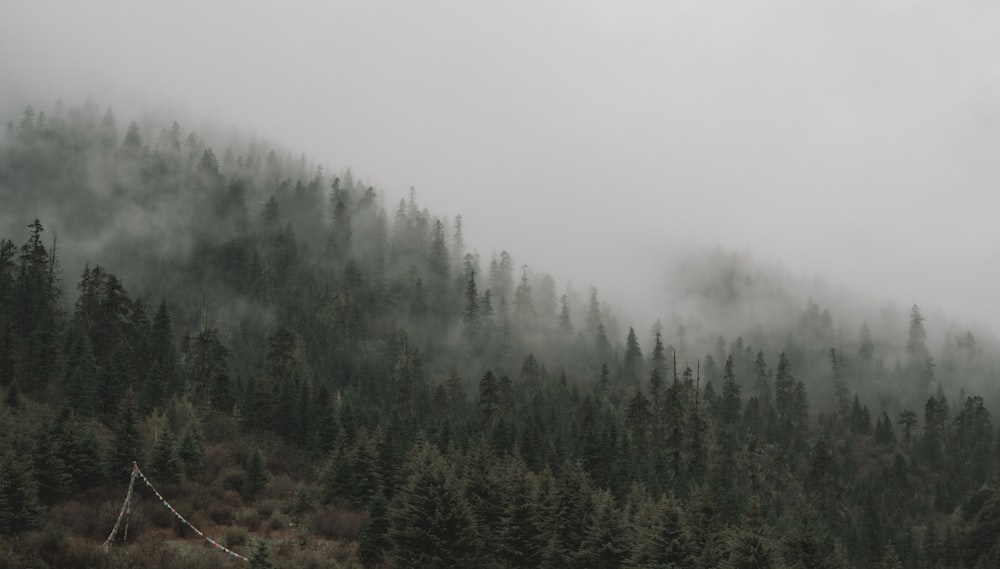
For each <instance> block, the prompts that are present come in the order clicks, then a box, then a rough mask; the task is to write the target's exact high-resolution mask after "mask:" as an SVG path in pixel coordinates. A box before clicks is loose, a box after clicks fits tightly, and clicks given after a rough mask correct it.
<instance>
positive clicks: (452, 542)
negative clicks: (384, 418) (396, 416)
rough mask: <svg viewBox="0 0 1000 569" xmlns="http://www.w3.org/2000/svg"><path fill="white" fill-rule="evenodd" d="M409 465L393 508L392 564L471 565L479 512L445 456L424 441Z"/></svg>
mask: <svg viewBox="0 0 1000 569" xmlns="http://www.w3.org/2000/svg"><path fill="white" fill-rule="evenodd" d="M406 471H407V472H409V473H410V474H409V476H408V477H407V480H406V484H405V485H404V486H403V487H402V488H401V489H400V491H399V493H398V495H397V496H396V500H395V502H394V505H393V507H392V508H391V510H390V518H391V519H392V530H391V532H390V536H391V539H392V543H393V546H394V549H393V560H394V561H393V562H394V564H397V565H399V566H401V567H427V568H431V569H433V568H438V567H440V568H445V567H465V566H468V565H469V563H471V561H472V560H473V559H474V557H475V539H476V523H475V517H474V516H473V514H472V510H471V508H470V507H469V504H468V502H467V501H466V500H465V497H464V496H463V495H462V490H461V486H460V485H459V483H458V480H457V479H456V478H455V475H454V473H453V472H451V471H450V470H449V468H448V464H447V461H446V459H445V457H444V456H442V455H441V454H440V453H439V452H438V451H437V449H435V448H434V447H432V446H430V445H428V444H426V443H424V444H422V445H420V446H417V447H416V448H414V450H413V451H411V456H410V458H409V459H408V461H407V465H406Z"/></svg>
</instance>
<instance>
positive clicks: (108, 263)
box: [0, 103, 1000, 569]
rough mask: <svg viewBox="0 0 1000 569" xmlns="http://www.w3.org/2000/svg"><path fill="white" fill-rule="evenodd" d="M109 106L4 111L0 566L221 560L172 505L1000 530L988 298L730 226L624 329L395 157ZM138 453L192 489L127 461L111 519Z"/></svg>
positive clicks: (795, 552) (604, 538) (401, 552)
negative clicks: (760, 253)
mask: <svg viewBox="0 0 1000 569" xmlns="http://www.w3.org/2000/svg"><path fill="white" fill-rule="evenodd" d="M136 120H137V121H138V122H133V121H130V120H122V119H121V118H119V117H116V116H115V114H114V113H113V112H112V110H110V109H106V110H102V109H100V108H99V107H97V106H96V105H94V104H91V103H88V104H84V105H82V106H62V105H60V106H57V107H55V108H52V109H46V110H45V111H44V112H43V111H41V110H39V111H37V112H36V111H35V110H34V109H31V108H29V109H27V110H26V111H25V112H24V114H23V116H21V117H18V118H16V119H14V120H12V121H11V122H10V123H9V124H8V126H7V128H6V131H5V133H4V134H3V139H2V142H0V203H2V204H3V208H2V209H0V238H3V241H2V242H0V388H2V395H3V403H2V404H0V534H2V535H3V541H2V546H0V567H7V566H9V567H23V566H28V565H32V566H50V567H124V566H135V565H141V566H145V567H219V566H227V565H226V564H227V563H228V564H230V565H229V566H238V565H239V564H241V563H242V561H240V560H239V559H238V558H237V557H235V556H233V555H226V554H225V552H219V551H216V549H218V548H214V547H212V545H211V543H209V544H207V545H206V543H205V542H204V541H203V540H202V539H201V537H200V536H198V535H197V532H193V531H192V527H196V528H200V530H203V531H204V533H205V535H207V536H210V537H211V538H212V539H213V540H215V541H217V542H219V544H220V545H221V546H224V547H226V548H229V549H230V550H232V551H233V552H234V553H236V554H238V555H242V556H245V557H248V558H250V557H252V558H253V561H254V562H255V563H258V565H259V566H266V565H265V564H262V563H263V560H264V558H265V557H267V556H270V558H271V560H272V562H273V563H274V564H275V565H277V566H280V567H358V566H362V567H456V566H461V567H665V566H666V567H671V566H673V567H703V568H706V569H707V568H714V567H719V566H726V567H747V566H754V567H789V568H791V567H857V568H865V567H896V566H905V567H938V566H941V567H969V568H978V567H995V566H997V565H998V564H1000V526H998V525H997V519H998V518H997V514H996V511H997V510H998V508H1000V493H998V492H997V490H996V483H997V476H998V470H997V466H998V464H1000V462H998V460H997V459H998V458H1000V456H998V455H1000V445H998V444H997V443H996V442H995V441H996V439H995V431H994V426H993V424H992V421H991V410H995V409H996V405H997V404H998V403H1000V393H998V391H997V382H996V381H995V380H996V378H997V369H998V368H997V360H996V354H997V351H996V349H995V339H993V338H992V337H990V336H989V335H988V334H985V333H983V332H981V331H979V330H971V329H968V328H965V327H961V326H958V325H955V324H952V323H950V322H949V323H947V324H945V323H943V322H941V321H934V320H932V319H931V318H930V317H928V318H926V319H925V315H924V314H923V313H922V312H921V310H920V308H919V307H918V306H916V305H912V304H911V303H910V302H908V301H906V299H899V300H898V301H899V302H900V303H902V305H903V306H905V307H906V308H900V309H885V308H884V306H880V305H879V306H875V305H872V304H867V303H865V302H857V301H855V300H854V299H852V298H850V297H847V296H845V295H843V294H841V293H840V292H836V291H830V290H828V289H826V288H823V287H815V288H814V285H813V284H811V283H807V282H803V281H797V280H794V279H787V278H785V277H783V276H781V275H780V274H779V273H778V272H774V271H770V270H768V269H765V268H761V267H760V266H758V265H755V264H754V263H752V262H751V261H750V260H748V259H747V258H746V257H744V256H742V255H738V254H734V253H727V252H722V251H717V252H715V253H708V254H699V255H693V256H692V257H691V258H690V259H688V260H686V261H684V263H682V264H681V265H679V268H678V270H677V271H676V272H675V277H674V279H673V281H672V282H671V283H670V284H671V295H670V296H669V298H670V299H671V301H670V302H671V303H672V304H671V307H670V312H667V313H664V314H663V315H662V316H660V318H662V323H658V325H657V326H656V327H654V329H653V330H650V331H647V330H636V329H635V328H634V326H632V325H631V324H630V323H629V322H627V321H626V320H625V319H624V318H623V317H622V316H620V315H617V314H615V313H614V312H613V311H612V310H610V309H609V308H608V306H607V305H606V304H605V303H604V302H603V300H602V298H601V297H600V294H599V290H598V288H599V287H600V283H599V282H596V283H595V285H596V287H598V288H591V289H590V290H588V291H586V292H584V293H580V292H576V291H575V290H574V289H572V288H571V287H569V286H567V285H560V284H559V283H557V281H556V279H555V278H553V276H550V275H548V274H545V273H543V272H540V271H535V270H528V269H527V268H521V269H519V268H518V264H517V262H516V254H517V252H516V251H515V252H511V253H508V252H507V251H500V252H489V253H485V252H483V253H480V252H477V251H475V250H470V249H469V248H468V247H467V246H466V244H465V242H464V237H463V230H462V220H461V217H459V216H456V217H455V218H454V219H450V220H449V219H446V218H445V217H443V216H436V215H434V214H432V213H431V212H428V211H427V210H426V209H423V208H421V206H420V205H419V202H418V199H417V194H416V192H414V191H412V190H411V193H410V195H409V198H408V199H405V200H402V201H400V202H399V203H398V204H386V203H384V198H383V196H382V194H381V192H380V191H379V190H378V189H376V188H374V187H369V186H367V185H365V184H363V183H360V182H359V178H358V177H356V176H355V175H354V174H353V173H352V172H351V171H350V170H344V171H340V172H338V173H336V174H334V173H331V172H333V170H332V169H328V168H323V167H321V166H318V165H316V164H313V163H311V162H310V161H309V160H307V159H305V158H299V157H294V156H293V155H291V154H290V153H288V152H286V151H283V150H281V149H280V148H274V147H272V146H270V145H268V144H265V143H263V142H261V141H258V140H251V141H246V140H239V139H229V140H227V139H224V138H223V137H215V138H218V140H216V139H215V138H213V136H205V137H204V138H203V137H202V136H201V135H199V134H197V133H194V132H188V131H185V130H184V129H183V128H182V127H181V125H180V124H178V123H177V122H172V123H171V122H165V123H158V122H157V121H156V120H154V119H151V118H142V119H139V118H137V119H136ZM140 124H142V126H141V127H140V126H139V125H140ZM570 253H571V252H567V254H570ZM611 300H613V299H611ZM873 306H874V307H873ZM133 461H135V462H137V463H138V465H139V466H140V468H141V472H142V473H143V475H144V476H145V477H147V478H146V479H147V480H148V481H149V482H150V483H151V484H152V485H153V486H155V487H156V488H157V489H158V490H159V491H160V492H161V493H162V496H163V498H166V499H167V500H169V502H170V504H171V506H172V507H173V508H175V509H176V512H177V513H179V514H180V515H182V516H184V518H183V520H182V519H181V518H178V517H175V516H174V515H173V514H172V513H171V510H170V509H168V508H166V507H164V505H163V503H162V499H160V498H156V496H155V495H154V494H153V493H152V492H151V491H149V488H146V487H144V486H146V485H145V484H143V483H139V484H138V485H137V487H136V490H135V501H134V502H133V504H132V508H131V511H130V513H129V514H128V517H127V523H128V526H127V527H128V530H127V537H126V535H125V533H126V532H119V533H116V534H115V535H114V537H115V539H114V545H113V546H112V547H111V548H110V550H108V551H105V550H104V549H102V548H101V547H100V544H101V543H102V542H103V541H104V540H105V538H107V537H108V533H109V532H111V530H112V528H113V527H114V526H115V521H116V519H117V518H118V512H119V508H120V507H121V505H122V500H124V499H125V495H126V488H127V487H128V484H129V479H130V476H129V475H130V473H132V472H133V470H132V464H133ZM751 561H752V563H755V564H753V565H751Z"/></svg>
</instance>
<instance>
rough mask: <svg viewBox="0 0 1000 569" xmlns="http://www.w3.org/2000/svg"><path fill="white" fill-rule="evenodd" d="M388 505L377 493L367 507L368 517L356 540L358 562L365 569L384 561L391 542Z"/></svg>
mask: <svg viewBox="0 0 1000 569" xmlns="http://www.w3.org/2000/svg"><path fill="white" fill-rule="evenodd" d="M389 528H390V520H389V514H388V503H387V501H386V499H385V496H384V495H383V494H382V493H381V492H379V493H377V494H376V495H375V497H374V498H373V499H372V501H371V504H370V505H369V507H368V517H367V518H366V519H365V525H364V527H362V528H361V538H360V540H358V560H359V561H361V565H362V566H363V567H365V568H366V569H371V568H373V567H379V566H381V565H382V563H383V561H384V560H385V557H386V555H387V554H388V552H389V549H390V547H391V546H392V542H391V541H390V540H389Z"/></svg>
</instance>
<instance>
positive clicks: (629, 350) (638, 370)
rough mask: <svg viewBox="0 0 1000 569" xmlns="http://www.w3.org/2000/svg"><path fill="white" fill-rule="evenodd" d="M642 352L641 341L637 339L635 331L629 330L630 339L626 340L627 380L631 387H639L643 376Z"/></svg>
mask: <svg viewBox="0 0 1000 569" xmlns="http://www.w3.org/2000/svg"><path fill="white" fill-rule="evenodd" d="M642 367H643V359H642V350H641V349H640V348H639V340H638V339H636V336H635V330H634V329H632V328H629V329H628V337H627V338H626V339H625V379H626V381H628V382H629V385H633V384H635V385H638V383H639V378H640V377H641V376H642Z"/></svg>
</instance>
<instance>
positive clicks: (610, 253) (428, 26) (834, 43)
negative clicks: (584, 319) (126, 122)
mask: <svg viewBox="0 0 1000 569" xmlns="http://www.w3.org/2000/svg"><path fill="white" fill-rule="evenodd" d="M4 93H6V94H7V97H8V98H9V99H11V100H13V99H23V98H27V99H30V100H35V101H41V102H42V103H45V104H48V103H51V102H52V101H54V100H55V99H56V98H62V99H63V100H65V101H66V102H68V103H79V102H81V101H82V100H83V99H84V97H86V96H87V95H92V96H93V97H94V99H95V100H97V101H98V102H100V103H111V104H113V105H114V104H117V103H116V102H118V101H128V102H131V103H136V102H139V103H140V104H145V105H148V106H150V107H159V106H163V105H167V106H173V107H177V108H184V109H186V110H187V111H188V112H190V113H194V114H195V115H201V116H206V117H214V118H217V119H218V120H220V121H222V122H224V123H233V124H236V125H239V126H241V127H243V128H246V129H247V130H249V131H252V132H256V133H259V134H261V135H264V136H266V137H268V138H271V139H274V140H276V141H279V142H280V143H281V144H283V145H285V146H287V147H289V148H291V149H294V150H301V151H303V152H305V153H307V154H308V155H310V156H312V157H314V158H315V159H316V160H317V161H319V162H323V163H326V164H329V165H330V166H332V167H334V168H335V169H340V168H344V167H347V166H350V167H351V168H352V169H353V171H354V172H355V174H356V175H358V176H360V177H362V178H363V179H366V180H368V181H369V182H370V183H372V184H374V185H376V186H377V187H379V188H381V189H382V190H383V191H385V192H386V194H387V196H388V197H389V199H390V200H392V201H390V202H389V203H390V204H391V203H393V201H395V200H396V199H398V197H399V196H401V195H403V194H404V193H405V191H406V190H407V189H408V188H409V187H410V186H411V185H412V186H415V187H416V189H417V192H418V199H419V200H420V202H421V203H422V204H423V205H425V206H427V207H428V208H429V209H430V210H431V211H432V212H433V213H436V214H439V215H448V216H450V217H454V215H456V214H459V213H460V214H462V215H463V217H464V219H465V227H466V239H467V242H468V243H469V244H470V246H473V247H476V248H477V249H478V250H479V251H480V252H481V253H482V254H483V256H484V257H485V258H487V259H488V256H489V253H490V252H491V251H492V250H494V249H497V250H499V249H501V248H506V249H508V250H509V251H510V252H511V253H512V254H513V255H514V259H515V261H516V262H517V263H518V264H519V265H520V264H522V263H527V264H529V265H531V266H532V267H533V268H536V269H539V270H545V271H547V272H550V273H552V274H553V275H554V276H555V277H556V278H557V280H558V281H559V282H561V283H564V282H565V281H566V280H572V281H573V283H574V285H575V286H576V288H577V289H585V288H586V287H587V286H589V285H590V284H591V283H593V284H596V285H597V286H599V287H600V288H601V290H602V291H603V294H604V296H605V297H606V298H607V299H608V300H612V301H615V302H619V303H625V304H628V303H629V302H631V303H632V304H631V305H630V308H631V309H632V310H637V307H638V301H639V300H640V299H641V300H642V302H644V303H645V302H647V301H646V299H650V301H652V299H653V298H654V296H653V295H654V294H655V293H656V291H658V290H662V289H663V287H664V283H663V282H662V281H661V279H660V272H661V270H662V267H663V266H664V265H665V264H666V263H665V261H664V260H663V258H664V257H666V256H667V255H668V254H669V253H670V251H672V250H674V249H675V248H677V247H686V246H688V245H699V244H700V245H715V244H720V245H722V246H723V247H727V248H735V249H740V250H742V249H749V250H751V251H753V252H754V254H755V255H756V256H757V257H758V258H762V259H767V260H779V261H781V262H782V263H783V264H784V265H785V266H786V267H787V268H789V269H791V270H792V271H793V272H802V273H807V274H812V273H814V272H818V271H821V272H823V273H825V274H826V275H828V276H829V277H830V279H831V280H833V281H842V282H844V283H845V284H847V285H848V286H849V287H851V288H855V289H858V290H861V291H866V292H868V293H870V294H872V295H873V296H875V297H877V298H888V297H892V298H893V299H895V300H896V301H897V302H899V303H900V304H902V305H904V306H906V305H909V304H910V303H912V302H917V303H920V304H921V305H922V306H926V307H928V308H930V309H933V308H935V307H940V308H943V309H945V310H947V311H948V312H950V313H953V314H955V315H957V316H960V317H963V318H976V319H979V320H980V321H981V322H983V323H985V324H988V325H990V326H992V327H993V329H994V330H995V331H1000V299H998V294H997V293H998V292H1000V263H998V261H1000V226H998V223H997V220H998V212H1000V192H998V190H1000V3H997V2H995V1H994V0H980V1H965V0H950V1H943V0H942V1H935V2H929V1H925V0H835V1H834V0H829V1H817V2H804V1H802V0H788V1H770V0H752V1H747V0H732V1H716V0H697V1H696V0H686V1H681V0H678V1H664V0H658V1H648V2H639V1H632V2H610V1H604V2H591V1H581V0H567V1H538V0H531V1H519V0H515V1H511V0H506V1H502V2H475V1H470V0H464V1H448V2H443V1H433V0H421V1H398V2H381V1H374V0H364V1H357V2H340V1H329V0H327V1H314V2H309V1H282V2H277V1H275V2H251V1H247V0H242V1H213V0H171V1H169V2H164V1H156V2H150V1H145V0H113V1H112V0H103V1H80V0H63V1H52V0H24V1H14V0H0V97H2V96H4V95H3V94H4ZM123 104H124V103H123ZM657 310H659V308H657Z"/></svg>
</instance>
